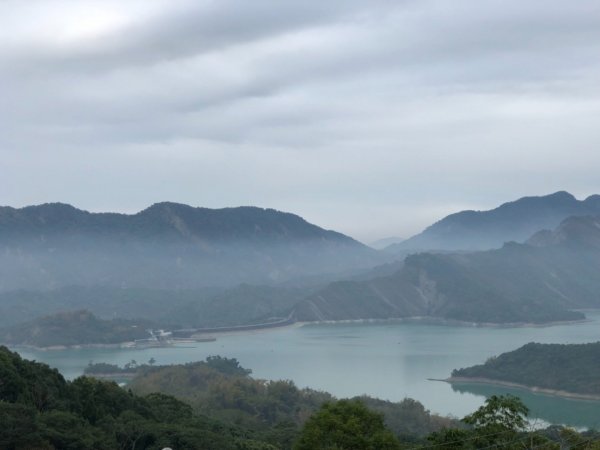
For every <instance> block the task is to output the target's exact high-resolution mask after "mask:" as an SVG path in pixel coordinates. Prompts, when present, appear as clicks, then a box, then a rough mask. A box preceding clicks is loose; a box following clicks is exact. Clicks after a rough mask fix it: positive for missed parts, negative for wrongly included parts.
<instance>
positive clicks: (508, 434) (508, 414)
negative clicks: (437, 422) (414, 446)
mask: <svg viewBox="0 0 600 450" xmlns="http://www.w3.org/2000/svg"><path fill="white" fill-rule="evenodd" d="M528 413H529V409H528V408H527V406H525V405H524V404H523V402H522V401H521V399H519V398H518V397H514V396H512V395H506V396H504V395H500V396H497V395H492V396H491V397H490V398H488V399H487V400H486V401H485V404H484V405H483V406H481V407H480V408H479V409H478V410H477V411H475V412H474V413H473V414H470V415H468V416H466V417H464V418H463V419H462V421H463V422H464V423H465V424H467V425H469V426H470V427H471V428H469V429H446V430H442V431H439V432H437V433H432V434H431V435H430V436H429V437H428V438H427V439H428V440H429V441H430V442H431V444H432V445H434V446H435V447H439V448H440V450H442V449H444V450H445V449H477V448H482V447H489V446H498V447H499V448H504V449H510V448H520V447H519V445H520V444H522V443H523V441H524V440H525V439H528V438H529V439H530V440H531V441H532V442H535V443H536V445H542V444H546V443H547V440H546V439H545V438H543V437H541V436H537V435H534V434H530V435H529V436H528V435H527V434H524V435H520V434H519V433H520V432H522V431H524V430H525V427H526V426H527V424H528V422H527V414H528Z"/></svg>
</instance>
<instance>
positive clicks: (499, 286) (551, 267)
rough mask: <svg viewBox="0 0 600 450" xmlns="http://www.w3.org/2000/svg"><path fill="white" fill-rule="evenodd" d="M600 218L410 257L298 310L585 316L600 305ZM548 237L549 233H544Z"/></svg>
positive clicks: (506, 318) (489, 318) (359, 315)
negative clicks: (521, 238)
mask: <svg viewBox="0 0 600 450" xmlns="http://www.w3.org/2000/svg"><path fill="white" fill-rule="evenodd" d="M599 222H600V220H599V219H595V218H593V217H573V218H569V219H567V220H565V221H564V222H563V223H562V224H561V225H560V226H559V227H557V228H556V229H555V230H554V231H553V232H543V233H541V234H536V235H535V236H533V237H532V239H531V241H530V242H529V243H527V244H517V243H509V244H506V245H504V246H503V247H502V248H501V249H498V250H490V251H485V252H473V253H455V254H432V253H421V254H416V255H412V256H409V257H408V258H407V259H406V260H405V262H404V265H403V266H402V268H400V269H399V270H398V271H397V272H396V273H394V274H393V275H389V276H382V277H378V278H375V279H372V280H368V281H346V282H337V283H332V284H330V285H329V286H327V287H326V288H325V289H323V290H321V291H319V292H317V293H316V294H314V295H312V296H311V297H309V298H308V299H307V300H306V301H304V302H302V303H301V304H299V305H298V307H297V308H296V314H297V317H298V319H299V320H341V319H365V318H380V319H383V318H394V317H414V316H429V317H434V318H442V319H453V320H461V321H469V322H490V323H511V322H537V323H544V322H551V321H560V320H576V319H581V318H583V317H584V315H583V314H582V313H580V312H574V311H571V309H576V308H585V307H598V306H600V278H599V277H598V276H597V274H598V269H599V268H600V246H598V245H596V244H597V243H598V242H600V227H599V226H598V223H599ZM542 238H543V239H542Z"/></svg>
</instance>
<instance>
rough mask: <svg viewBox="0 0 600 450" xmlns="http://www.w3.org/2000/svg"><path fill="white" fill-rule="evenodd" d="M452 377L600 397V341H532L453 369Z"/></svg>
mask: <svg viewBox="0 0 600 450" xmlns="http://www.w3.org/2000/svg"><path fill="white" fill-rule="evenodd" d="M452 377H453V378H485V379H489V380H496V381H503V382H510V383H517V384H522V385H525V386H529V387H538V388H543V389H551V390H559V391H565V392H572V393H576V394H584V395H593V396H600V342H595V343H590V344H536V343H529V344H527V345H524V346H523V347H521V348H519V349H517V350H514V351H512V352H507V353H502V354H501V355H499V356H497V357H493V358H490V359H489V360H488V361H486V362H485V364H481V365H477V366H473V367H468V368H464V369H458V370H454V371H453V372H452Z"/></svg>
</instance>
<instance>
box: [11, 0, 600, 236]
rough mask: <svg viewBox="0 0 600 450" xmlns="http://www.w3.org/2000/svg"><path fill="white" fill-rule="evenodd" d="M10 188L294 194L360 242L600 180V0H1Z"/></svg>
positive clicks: (84, 199) (186, 196) (278, 203)
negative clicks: (466, 210) (466, 209)
mask: <svg viewBox="0 0 600 450" xmlns="http://www.w3.org/2000/svg"><path fill="white" fill-rule="evenodd" d="M0 17H2V18H3V19H0V20H2V21H4V22H5V23H4V24H2V25H3V26H1V27H0V85H1V86H2V87H3V88H2V89H3V92H2V102H0V157H2V161H3V164H2V168H0V203H4V204H11V205H17V206H18V205H20V204H26V203H38V202H42V201H57V200H60V201H71V202H73V203H76V204H77V205H78V206H81V207H86V208H89V209H95V210H98V209H111V210H136V209H141V208H143V207H144V206H146V205H147V204H150V203H153V202H155V201H158V200H167V199H169V200H174V201H183V202H188V203H191V204H195V205H204V206H213V207H218V206H228V205H236V204H258V205H263V206H272V207H276V208H278V209H283V210H290V211H293V212H297V213H299V214H302V215H304V216H306V217H307V218H308V219H311V220H313V221H315V222H317V223H319V224H321V225H324V226H327V227H329V228H336V229H340V230H341V231H345V232H348V233H351V234H353V235H356V236H357V237H360V238H363V239H365V240H372V239H374V238H378V237H381V236H384V235H386V234H389V235H409V234H411V233H413V232H416V231H418V230H419V228H421V227H423V226H425V225H427V224H428V223H429V222H431V221H433V220H435V219H437V218H439V215H442V214H444V213H445V212H452V211H453V208H456V207H459V206H460V205H463V206H471V207H475V208H478V207H481V208H485V207H492V206H494V205H495V204H496V203H499V202H501V201H506V200H510V199H512V198H514V197H518V196H521V195H527V194H542V193H546V192H551V191H556V190H559V189H569V190H571V191H573V193H575V194H577V195H586V194H590V193H592V192H600V189H599V188H600V186H599V183H598V182H597V181H596V179H597V177H596V176H595V171H594V167H597V165H598V163H600V153H599V152H597V151H596V150H597V148H598V144H599V143H600V131H599V130H598V127H597V123H598V116H599V114H600V83H599V81H600V80H599V78H600V63H598V62H597V55H598V54H600V27H598V26H597V24H598V23H599V21H600V7H599V6H598V5H597V2H593V1H581V2H576V3H573V4H566V3H564V2H560V1H542V0H535V1H531V2H526V3H523V2H517V1H512V0H511V1H489V2H471V1H466V0H457V1H452V2H450V1H441V0H440V1H434V0H422V1H403V2H390V1H384V0H381V1H373V2H358V1H356V2H355V1H347V0H346V1H342V0H339V1H337V0H332V1H328V2H285V3H281V2H277V1H275V0H271V1H266V0H257V1H255V2H254V1H253V2H242V1H231V0H226V1H225V0H224V1H219V2H214V1H201V2H197V1H194V2H192V1H184V0H177V1H156V2H147V1H130V2H113V1H105V2H73V1H43V2H42V1H32V2H18V1H5V2H2V3H0Z"/></svg>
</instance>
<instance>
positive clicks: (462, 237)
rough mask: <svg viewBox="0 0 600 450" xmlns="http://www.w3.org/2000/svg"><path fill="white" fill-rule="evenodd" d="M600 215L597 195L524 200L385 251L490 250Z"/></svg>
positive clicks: (459, 216) (455, 217) (446, 222)
mask: <svg viewBox="0 0 600 450" xmlns="http://www.w3.org/2000/svg"><path fill="white" fill-rule="evenodd" d="M598 214H600V195H592V196H590V197H588V198H586V199H585V200H581V201H580V200H577V199H576V198H575V197H574V196H573V195H571V194H569V193H568V192H564V191H561V192H556V193H554V194H551V195H546V196H541V197H523V198H521V199H519V200H516V201H513V202H508V203H504V204H502V205H500V206H499V207H497V208H495V209H492V210H489V211H461V212H458V213H455V214H451V215H449V216H447V217H445V218H443V219H442V220H440V221H439V222H436V223H434V224H433V225H431V226H430V227H428V228H426V229H425V230H424V231H423V232H422V233H420V234H417V235H416V236H413V237H411V238H410V239H407V240H405V241H403V242H401V243H399V244H393V245H391V246H389V247H387V249H386V250H387V251H390V252H394V253H402V252H407V251H415V250H419V251H423V250H445V251H453V250H471V251H472V250H489V249H493V248H500V247H501V246H502V245H503V244H504V243H505V242H510V241H516V242H524V241H525V240H526V239H528V238H529V237H530V236H531V235H532V234H533V233H535V232H537V231H539V230H542V229H553V228H555V227H556V226H557V225H558V224H560V222H562V221H563V220H564V219H566V218H567V217H570V216H583V215H598Z"/></svg>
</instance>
